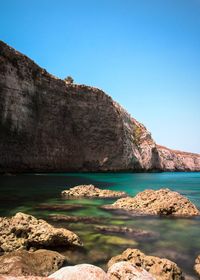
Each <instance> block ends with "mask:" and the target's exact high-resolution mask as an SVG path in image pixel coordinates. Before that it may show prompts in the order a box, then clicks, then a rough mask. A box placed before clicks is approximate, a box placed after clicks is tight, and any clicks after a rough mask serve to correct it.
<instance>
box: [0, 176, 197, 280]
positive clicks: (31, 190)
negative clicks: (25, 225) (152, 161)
mask: <svg viewBox="0 0 200 280" xmlns="http://www.w3.org/2000/svg"><path fill="white" fill-rule="evenodd" d="M80 184H94V185H96V186H97V187H101V188H108V189H113V190H123V191H126V192H127V193H129V194H130V195H135V194H137V193H138V192H140V191H143V190H145V189H149V188H151V189H159V188H162V187H168V188H170V189H172V190H176V191H178V192H180V193H181V194H183V195H185V196H187V197H188V198H189V199H190V200H191V201H192V202H193V203H195V204H196V205H197V206H198V207H199V208H200V173H192V172H191V173H73V174H68V173H66V174H63V173H62V174H23V175H13V176H5V175H4V176H3V175H1V176H0V215H1V216H11V215H14V214H15V213H16V212H19V211H21V212H25V213H28V214H32V215H34V216H36V217H40V218H43V219H46V220H48V221H49V222H50V223H52V224H54V225H55V226H61V227H66V228H68V229H71V230H72V231H74V232H76V233H77V234H78V235H79V236H80V237H81V239H82V241H83V243H84V247H83V248H81V249H78V248H76V249H72V248H71V249H67V250H66V249H65V248H58V250H59V251H60V252H62V253H63V254H64V255H66V256H68V258H69V262H70V263H72V264H77V263H83V262H87V263H92V264H96V265H100V266H102V267H103V268H105V267H106V263H107V261H108V260H109V259H110V258H111V257H112V256H115V255H117V254H119V253H121V252H122V251H123V250H125V249H126V248H138V249H141V250H142V251H144V252H145V253H146V254H151V255H156V256H160V257H167V258H169V259H171V260H173V261H175V262H176V263H177V264H178V265H179V266H180V267H181V268H182V270H183V271H184V272H185V273H187V274H188V275H191V276H193V277H195V274H194V272H193V269H192V267H193V264H194V260H195V257H196V256H197V255H198V254H200V218H199V217H196V218H181V219H180V218H168V217H166V218H165V217H132V216H128V215H127V214H124V213H121V212H117V213H116V212H108V211H106V210H103V209H101V208H100V207H101V205H104V204H108V203H112V202H113V201H114V200H111V199H109V200H108V199H78V200H63V199H62V198H61V196H60V193H61V191H62V190H64V189H67V188H69V187H72V186H75V185H80ZM66 204H67V205H71V209H70V210H65V209H64V208H63V209H62V207H65V205H66ZM77 205H81V207H79V208H78V207H76V206H77ZM52 214H62V215H68V216H72V215H73V216H87V217H88V216H90V217H96V218H99V220H97V221H92V222H90V221H87V222H76V223H74V222H55V221H52V219H51V215H52ZM98 224H101V225H117V226H127V227H131V228H138V229H143V230H148V231H153V232H154V233H155V235H154V237H153V238H140V239H139V240H138V239H137V238H133V237H131V236H130V235H127V234H118V233H110V234H105V233H104V234H103V233H101V232H99V230H98V229H97V228H96V226H97V225H98ZM194 279H195V278H194Z"/></svg>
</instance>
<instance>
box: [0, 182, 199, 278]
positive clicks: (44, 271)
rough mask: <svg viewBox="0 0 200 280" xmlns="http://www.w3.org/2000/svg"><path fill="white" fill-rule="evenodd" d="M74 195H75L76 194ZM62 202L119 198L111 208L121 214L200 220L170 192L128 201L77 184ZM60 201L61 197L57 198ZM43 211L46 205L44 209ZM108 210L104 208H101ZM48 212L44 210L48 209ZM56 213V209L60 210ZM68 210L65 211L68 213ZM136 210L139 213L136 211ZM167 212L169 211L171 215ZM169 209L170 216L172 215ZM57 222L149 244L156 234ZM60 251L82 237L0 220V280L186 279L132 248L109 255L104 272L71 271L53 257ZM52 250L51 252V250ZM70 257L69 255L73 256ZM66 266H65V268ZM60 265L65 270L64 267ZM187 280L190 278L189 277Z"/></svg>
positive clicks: (172, 266) (26, 221)
mask: <svg viewBox="0 0 200 280" xmlns="http://www.w3.org/2000/svg"><path fill="white" fill-rule="evenodd" d="M76 190H78V192H77V195H75V194H76V192H75V191H76ZM64 192H65V194H66V195H64V198H65V199H70V197H71V195H73V196H74V197H85V196H86V197H90V198H91V197H95V198H96V197H97V198H101V199H102V198H107V197H112V198H113V197H115V198H116V199H117V198H119V197H121V196H122V197H123V196H126V197H123V198H120V199H118V200H117V201H116V202H114V204H111V208H112V207H113V205H114V207H113V208H122V209H123V210H125V211H128V212H132V214H133V213H136V215H137V212H138V211H139V212H141V213H142V214H145V215H149V214H150V215H161V216H163V215H164V216H168V217H170V216H171V217H173V216H184V217H187V218H189V217H193V216H196V215H199V214H200V213H199V210H198V209H197V208H196V206H195V205H194V204H192V203H191V202H190V201H189V200H188V199H187V198H185V197H183V196H182V195H180V194H179V193H177V192H173V191H171V190H169V189H160V190H157V191H154V190H146V191H144V192H142V193H139V194H137V195H136V196H135V197H128V196H127V195H126V194H125V193H124V192H116V191H115V192H113V191H110V190H101V189H99V188H97V187H94V186H91V185H89V186H87V185H80V186H76V187H74V188H71V189H70V190H68V191H64ZM61 196H63V192H62V193H61ZM45 207H47V206H45ZM105 208H106V209H109V207H108V206H105ZM47 209H48V207H47ZM53 209H54V210H57V209H60V208H59V206H58V205H56V206H55V207H53ZM69 209H70V207H66V209H65V211H68V210H69ZM136 209H137V211H135V210H136ZM169 209H170V210H169ZM172 209H173V211H172ZM52 219H53V220H55V221H59V220H60V221H64V222H67V223H68V222H73V223H76V222H79V221H81V222H83V223H94V228H95V230H97V231H99V232H101V233H107V234H112V233H115V234H118V233H120V234H128V235H130V236H132V237H134V239H135V238H136V240H137V238H138V239H139V240H140V239H141V240H142V238H146V239H148V238H149V240H151V239H152V238H154V235H155V234H156V232H155V233H153V232H146V231H144V230H140V229H138V228H135V229H133V228H129V227H123V226H116V225H115V226H111V225H110V226H105V225H103V224H102V225H101V223H99V221H98V219H95V217H94V219H91V217H78V216H77V217H76V216H73V217H70V216H65V215H61V216H60V217H59V215H53V216H52ZM59 246H66V247H68V246H70V247H73V246H75V247H77V246H83V248H84V244H82V241H81V239H80V237H79V236H78V235H77V234H76V233H74V232H72V231H70V230H67V229H66V228H55V227H53V226H52V225H50V224H48V223H47V222H46V221H44V220H41V219H39V220H38V219H36V218H35V217H33V216H31V215H28V214H24V213H17V214H16V215H15V216H13V217H10V218H7V217H2V218H0V252H1V256H0V280H15V279H19V280H20V279H22V280H23V279H27V280H28V279H30V280H37V279H38V280H39V279H45V277H48V279H50V278H51V279H55V280H56V279H59V280H62V279H63V280H65V279H66V280H74V279H79V280H82V279H84V280H86V279H88V280H89V279H93V280H95V279H98V280H101V279H102V280H119V279H120V280H127V279H133V280H142V279H143V280H153V279H154V280H183V279H188V280H189V278H187V276H185V275H184V274H183V273H182V271H181V268H180V267H179V266H178V265H177V264H176V263H174V262H172V261H171V260H169V259H166V258H160V257H158V256H149V255H146V254H144V253H143V252H142V251H140V250H138V249H135V248H128V249H126V250H125V251H123V252H122V253H121V254H120V255H117V256H113V257H112V258H111V259H110V260H109V261H108V264H107V270H105V269H104V270H103V269H102V268H100V267H98V266H94V265H91V264H86V263H85V264H76V265H74V266H70V265H69V263H68V261H69V260H70V259H68V258H66V257H65V256H63V255H62V253H58V252H56V250H57V248H58V247H59ZM52 248H53V250H55V251H52ZM72 254H73V251H72ZM199 264H200V255H199V256H197V257H196V260H195V258H194V270H195V271H196V274H197V275H198V276H199V277H200V265H199ZM66 265H67V266H66ZM63 266H64V267H63ZM190 279H191V278H190Z"/></svg>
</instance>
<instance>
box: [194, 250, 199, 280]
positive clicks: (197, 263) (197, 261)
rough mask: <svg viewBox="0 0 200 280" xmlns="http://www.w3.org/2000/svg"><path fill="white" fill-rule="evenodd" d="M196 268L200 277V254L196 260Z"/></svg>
mask: <svg viewBox="0 0 200 280" xmlns="http://www.w3.org/2000/svg"><path fill="white" fill-rule="evenodd" d="M194 270H195V271H196V273H197V275H198V276H199V278H200V255H199V256H198V257H197V258H196V260H195V265H194Z"/></svg>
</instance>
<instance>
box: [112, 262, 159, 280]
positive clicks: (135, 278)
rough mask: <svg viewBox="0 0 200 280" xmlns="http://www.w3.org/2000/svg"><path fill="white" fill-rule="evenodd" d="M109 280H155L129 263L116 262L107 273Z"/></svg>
mask: <svg viewBox="0 0 200 280" xmlns="http://www.w3.org/2000/svg"><path fill="white" fill-rule="evenodd" d="M107 275H108V279H109V280H128V279H131V280H156V279H155V278H154V277H153V276H152V275H151V274H150V273H148V272H147V271H146V270H144V269H143V268H141V267H138V266H135V265H133V264H132V263H130V262H117V263H115V264H113V265H112V266H111V267H110V268H109V269H108V272H107Z"/></svg>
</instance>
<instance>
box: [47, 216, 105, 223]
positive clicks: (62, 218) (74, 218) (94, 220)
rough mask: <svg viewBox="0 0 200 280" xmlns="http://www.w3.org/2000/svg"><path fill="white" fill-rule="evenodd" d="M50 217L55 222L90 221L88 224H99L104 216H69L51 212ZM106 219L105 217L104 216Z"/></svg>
mask: <svg viewBox="0 0 200 280" xmlns="http://www.w3.org/2000/svg"><path fill="white" fill-rule="evenodd" d="M48 219H50V220H52V221H54V222H69V223H79V222H80V223H88V224H98V223H102V222H103V221H102V218H97V217H90V216H67V215H59V214H51V215H49V216H48ZM104 221H105V218H104Z"/></svg>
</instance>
